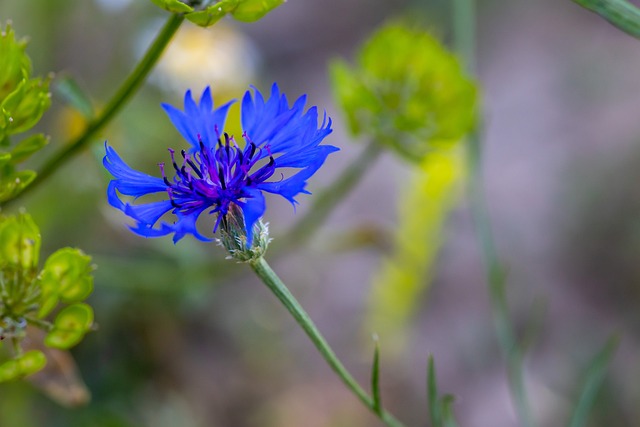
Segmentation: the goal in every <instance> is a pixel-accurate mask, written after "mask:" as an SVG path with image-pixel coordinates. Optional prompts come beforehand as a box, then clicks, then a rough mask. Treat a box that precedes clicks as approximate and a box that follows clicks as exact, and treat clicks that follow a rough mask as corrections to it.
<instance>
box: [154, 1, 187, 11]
mask: <svg viewBox="0 0 640 427" xmlns="http://www.w3.org/2000/svg"><path fill="white" fill-rule="evenodd" d="M151 1H152V2H153V3H154V4H155V5H156V6H160V7H161V8H163V9H164V10H167V11H169V12H173V13H184V12H193V8H192V7H191V6H189V5H188V4H185V3H183V2H181V1H178V0H151Z"/></svg>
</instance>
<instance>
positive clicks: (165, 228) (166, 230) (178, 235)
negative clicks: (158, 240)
mask: <svg viewBox="0 0 640 427" xmlns="http://www.w3.org/2000/svg"><path fill="white" fill-rule="evenodd" d="M203 210H204V209H203ZM203 210H201V211H200V212H197V213H194V214H191V215H186V216H182V215H177V217H178V219H177V221H176V222H175V223H173V224H168V223H166V222H161V223H160V228H153V227H152V226H149V225H147V224H143V223H138V224H136V226H135V227H129V228H130V229H131V231H133V232H134V233H136V234H138V235H140V236H143V237H162V236H166V235H168V234H172V233H173V234H174V235H173V243H178V241H179V240H181V239H182V238H183V237H184V236H186V235H187V234H192V235H193V236H194V237H195V238H196V239H198V240H202V241H205V242H209V241H211V239H209V238H207V237H205V236H203V235H202V234H200V233H199V232H198V230H197V228H196V222H197V220H198V216H199V215H200V214H201V213H202V212H203Z"/></svg>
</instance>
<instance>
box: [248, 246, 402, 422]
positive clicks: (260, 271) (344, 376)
mask: <svg viewBox="0 0 640 427" xmlns="http://www.w3.org/2000/svg"><path fill="white" fill-rule="evenodd" d="M250 265H251V268H253V271H255V273H256V274H257V275H258V277H259V278H260V279H261V280H262V281H263V282H264V284H265V285H267V287H268V288H269V290H271V292H273V294H274V295H275V296H276V298H278V299H279V300H280V302H281V303H282V304H283V305H284V306H285V308H286V309H287V310H288V311H289V313H291V315H292V316H293V318H294V319H295V320H296V322H297V323H298V325H300V327H301V328H302V329H303V330H304V331H305V333H306V334H307V336H308V337H309V338H310V339H311V341H312V342H313V344H314V345H315V346H316V348H317V349H318V351H319V352H320V354H321V355H322V357H323V358H324V360H326V361H327V363H328V364H329V366H330V367H331V369H333V371H334V372H335V373H336V374H338V376H339V377H340V379H341V380H342V382H344V384H345V385H346V386H347V388H348V389H349V390H351V391H352V392H353V394H355V395H356V396H357V397H358V399H360V401H361V402H362V403H363V404H364V405H365V406H366V407H367V408H369V409H370V410H371V412H372V413H373V414H375V415H376V416H377V417H378V418H380V420H382V422H384V423H385V424H386V425H387V426H389V427H404V425H403V424H402V423H401V422H400V421H398V420H397V419H396V418H395V417H394V416H393V415H391V414H390V413H388V412H387V411H385V410H383V409H380V412H379V413H377V412H376V405H375V402H374V400H373V398H372V397H371V396H369V394H367V392H366V391H364V389H363V388H362V387H361V386H360V385H359V384H358V382H357V381H356V380H355V379H354V378H353V376H352V375H351V374H350V373H349V371H347V369H346V368H345V367H344V365H343V364H342V362H340V360H339V359H338V357H337V356H336V354H335V353H334V352H333V350H332V349H331V347H330V346H329V344H328V343H327V341H326V340H325V339H324V337H323V336H322V334H321V333H320V331H319V330H318V328H317V327H316V325H315V324H314V323H313V321H312V320H311V318H310V317H309V315H308V314H307V312H306V311H305V310H304V309H303V308H302V306H301V305H300V303H299V302H298V301H297V300H296V298H295V297H294V296H293V295H292V294H291V292H289V289H288V288H287V287H286V285H285V284H284V283H282V280H280V278H279V277H278V276H277V275H276V273H275V272H274V271H273V270H272V269H271V267H270V266H269V264H267V261H265V259H264V258H259V259H257V260H255V261H252V262H250Z"/></svg>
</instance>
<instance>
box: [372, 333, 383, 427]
mask: <svg viewBox="0 0 640 427" xmlns="http://www.w3.org/2000/svg"><path fill="white" fill-rule="evenodd" d="M374 340H375V345H376V346H375V349H374V351H373V365H372V366H371V396H372V397H373V411H374V412H375V413H376V414H378V415H379V416H381V415H382V398H381V397H380V346H379V344H378V338H377V337H374Z"/></svg>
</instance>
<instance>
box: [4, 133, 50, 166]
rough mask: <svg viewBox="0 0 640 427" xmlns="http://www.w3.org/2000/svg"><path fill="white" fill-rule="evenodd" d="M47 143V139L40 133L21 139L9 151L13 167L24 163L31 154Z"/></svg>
mask: <svg viewBox="0 0 640 427" xmlns="http://www.w3.org/2000/svg"><path fill="white" fill-rule="evenodd" d="M48 143H49V138H47V137H46V136H45V135H44V134H41V133H39V134H36V135H31V136H30V137H28V138H25V139H23V140H22V141H20V142H19V143H18V144H16V146H15V147H13V150H11V163H12V164H14V165H15V164H17V163H21V162H24V161H25V160H27V159H28V158H29V157H30V156H31V155H32V154H33V153H35V152H36V151H39V150H41V149H42V148H44V146H45V145H47V144H48Z"/></svg>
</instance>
